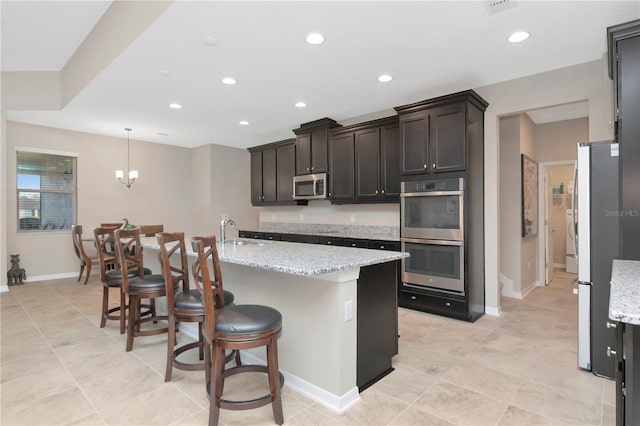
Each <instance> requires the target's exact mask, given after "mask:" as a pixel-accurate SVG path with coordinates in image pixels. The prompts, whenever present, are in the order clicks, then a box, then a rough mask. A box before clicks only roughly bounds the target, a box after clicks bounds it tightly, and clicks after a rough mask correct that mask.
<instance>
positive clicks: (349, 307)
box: [344, 300, 353, 322]
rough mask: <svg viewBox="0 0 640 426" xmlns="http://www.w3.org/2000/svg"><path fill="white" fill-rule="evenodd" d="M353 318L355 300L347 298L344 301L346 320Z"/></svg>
mask: <svg viewBox="0 0 640 426" xmlns="http://www.w3.org/2000/svg"><path fill="white" fill-rule="evenodd" d="M352 319H353V300H347V301H346V302H344V322H349V321H351V320H352Z"/></svg>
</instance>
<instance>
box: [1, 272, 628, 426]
mask: <svg viewBox="0 0 640 426" xmlns="http://www.w3.org/2000/svg"><path fill="white" fill-rule="evenodd" d="M573 277H574V276H572V275H568V274H564V273H562V272H559V273H558V274H557V277H556V279H555V280H554V281H553V283H552V284H551V285H550V286H548V287H543V288H537V289H536V290H535V291H533V292H532V293H531V294H530V295H529V296H528V297H527V298H526V299H525V300H523V301H519V300H514V299H503V301H502V308H503V310H504V314H503V315H502V317H500V318H496V317H489V316H484V317H483V318H481V319H480V320H478V321H477V322H476V323H474V324H468V323H465V322H460V321H455V320H450V319H446V318H442V317H438V316H434V315H429V314H425V313H421V312H416V311H411V310H405V309H400V312H399V318H400V334H401V338H400V354H399V355H398V356H396V357H395V359H394V367H395V371H394V372H393V373H391V374H390V375H388V376H387V377H385V378H384V379H383V380H381V381H380V382H378V383H377V384H375V385H374V386H372V387H370V388H369V389H367V390H365V391H364V392H363V393H362V394H361V401H360V402H358V403H357V404H356V405H355V406H354V407H353V408H352V409H351V410H349V411H348V412H347V413H345V414H344V415H337V414H334V413H332V412H331V411H329V410H327V409H325V408H323V407H322V406H320V405H318V404H316V403H314V402H313V401H311V400H309V399H307V398H306V397H304V396H302V395H300V394H298V393H296V392H294V391H293V390H292V389H290V388H287V387H286V385H285V388H284V390H283V404H284V412H285V424H286V425H332V424H335V425H449V424H458V425H561V424H569V425H578V424H580V425H582V424H588V425H600V424H604V425H613V424H614V423H615V419H614V417H615V408H614V404H615V386H614V382H613V381H610V380H605V379H602V378H598V377H595V376H594V375H592V374H591V373H588V372H584V371H580V370H578V368H577V367H576V309H577V308H576V296H575V295H573V294H572V291H571V288H572V280H573ZM101 291H102V288H101V285H100V283H99V282H98V280H97V279H96V278H95V277H94V278H92V279H91V280H90V282H89V284H88V285H86V286H82V285H79V284H78V283H76V281H75V279H63V280H55V281H46V282H32V283H27V284H25V285H24V286H21V287H12V288H11V291H10V292H9V293H2V294H1V295H0V301H1V322H0V324H1V329H2V335H1V337H2V340H1V361H2V362H1V366H0V367H1V370H0V384H1V385H0V386H1V387H0V392H1V394H0V398H1V406H0V408H1V411H2V413H1V417H0V424H2V425H4V426H10V425H53V424H59V425H205V424H206V423H207V417H208V401H207V397H206V395H205V392H204V388H203V377H202V375H201V373H200V372H184V371H180V370H175V372H174V378H173V381H172V382H170V383H164V380H163V375H164V368H165V360H164V353H165V352H164V351H165V348H166V346H165V345H166V343H165V342H166V340H165V339H166V337H165V336H162V335H161V336H153V337H146V338H140V339H136V342H135V345H134V350H133V351H132V352H129V353H126V352H125V351H124V338H123V336H121V335H120V334H119V333H118V329H117V324H115V322H112V323H108V325H107V327H106V328H105V329H100V328H98V326H97V324H98V323H99V318H98V315H97V313H98V312H99V307H100V303H101V302H100V301H101ZM182 339H184V337H182ZM236 377H237V376H236ZM254 379H255V378H254ZM257 379H259V380H254V381H251V382H250V381H247V380H244V379H240V378H238V379H236V380H235V381H231V382H229V383H228V384H227V386H226V387H225V393H226V394H227V395H231V394H234V393H237V392H238V391H240V390H242V391H252V392H260V391H261V389H260V388H261V387H263V386H264V382H265V380H264V379H263V378H262V376H260V375H259V376H258V377H257ZM257 382H259V384H257V385H252V384H251V383H257ZM220 422H221V423H223V424H226V425H256V424H265V425H269V424H274V423H273V417H272V413H271V408H270V406H266V407H262V408H260V409H256V410H252V411H244V412H233V411H222V413H221V419H220Z"/></svg>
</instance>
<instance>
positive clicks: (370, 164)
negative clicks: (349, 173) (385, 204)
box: [355, 128, 380, 200]
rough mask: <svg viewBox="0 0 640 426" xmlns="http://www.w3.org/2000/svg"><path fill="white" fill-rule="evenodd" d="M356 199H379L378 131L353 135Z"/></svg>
mask: <svg viewBox="0 0 640 426" xmlns="http://www.w3.org/2000/svg"><path fill="white" fill-rule="evenodd" d="M355 147H356V161H355V173H356V176H355V178H356V180H355V183H356V199H358V200H371V199H373V200H375V199H377V198H378V197H380V183H379V176H380V129H379V128H375V129H367V130H361V131H358V132H356V133H355Z"/></svg>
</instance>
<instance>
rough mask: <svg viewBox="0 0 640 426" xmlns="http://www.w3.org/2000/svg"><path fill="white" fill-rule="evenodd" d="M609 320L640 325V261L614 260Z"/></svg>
mask: <svg viewBox="0 0 640 426" xmlns="http://www.w3.org/2000/svg"><path fill="white" fill-rule="evenodd" d="M609 318H611V319H612V320H615V321H620V322H624V323H628V324H636V325H640V261H637V260H619V259H614V260H613V266H612V267H611V296H610V297H609Z"/></svg>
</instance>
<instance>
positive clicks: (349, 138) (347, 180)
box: [329, 132, 355, 201]
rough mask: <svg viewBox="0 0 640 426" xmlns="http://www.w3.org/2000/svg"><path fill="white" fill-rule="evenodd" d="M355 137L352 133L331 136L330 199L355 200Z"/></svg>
mask: <svg viewBox="0 0 640 426" xmlns="http://www.w3.org/2000/svg"><path fill="white" fill-rule="evenodd" d="M354 155H355V148H354V135H353V133H352V132H347V133H339V134H334V135H331V140H330V141H329V162H330V170H331V172H330V173H329V198H330V199H331V201H349V200H353V198H354V193H353V191H354V171H353V165H354Z"/></svg>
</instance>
